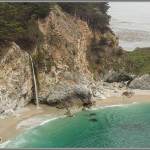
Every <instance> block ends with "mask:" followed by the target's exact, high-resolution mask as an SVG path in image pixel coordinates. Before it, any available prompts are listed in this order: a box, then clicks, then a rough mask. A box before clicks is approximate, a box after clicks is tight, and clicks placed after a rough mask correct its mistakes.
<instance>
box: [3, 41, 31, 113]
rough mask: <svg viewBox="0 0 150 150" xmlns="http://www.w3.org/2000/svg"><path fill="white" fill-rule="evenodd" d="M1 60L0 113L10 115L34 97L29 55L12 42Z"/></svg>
mask: <svg viewBox="0 0 150 150" xmlns="http://www.w3.org/2000/svg"><path fill="white" fill-rule="evenodd" d="M5 51H6V54H5V55H4V57H3V58H2V59H1V61H0V114H1V115H2V114H3V115H9V114H12V113H13V111H14V110H17V109H18V108H22V107H24V106H25V105H26V104H28V103H29V102H30V101H31V98H32V76H31V71H30V65H29V56H28V54H27V53H26V52H24V51H22V50H21V49H20V48H19V46H18V45H16V44H15V43H11V46H10V47H8V48H7V49H5Z"/></svg>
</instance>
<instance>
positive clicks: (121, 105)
mask: <svg viewBox="0 0 150 150" xmlns="http://www.w3.org/2000/svg"><path fill="white" fill-rule="evenodd" d="M133 104H138V103H137V102H133V103H131V104H117V105H108V106H100V107H99V106H97V107H95V108H92V109H91V110H99V109H105V108H111V107H128V106H129V105H133Z"/></svg>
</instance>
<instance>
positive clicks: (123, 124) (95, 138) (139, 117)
mask: <svg viewBox="0 0 150 150" xmlns="http://www.w3.org/2000/svg"><path fill="white" fill-rule="evenodd" d="M5 147H11V148H140V147H143V148H144V147H145V148H146V147H147V148H148V147H150V104H132V105H123V106H120V107H118V106H116V107H107V108H103V109H98V110H90V111H89V110H88V111H82V112H79V113H76V114H75V115H74V117H72V118H68V117H64V118H59V119H57V120H54V121H50V122H47V123H45V124H44V125H41V126H37V127H35V128H33V129H30V130H28V131H26V132H24V133H22V134H20V135H19V136H18V137H16V138H15V139H13V140H11V141H10V142H9V143H8V144H6V145H5Z"/></svg>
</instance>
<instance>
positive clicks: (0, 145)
mask: <svg viewBox="0 0 150 150" xmlns="http://www.w3.org/2000/svg"><path fill="white" fill-rule="evenodd" d="M10 142H11V140H9V141H6V142H4V143H1V144H0V148H4V147H5V146H6V145H7V144H8V143H10Z"/></svg>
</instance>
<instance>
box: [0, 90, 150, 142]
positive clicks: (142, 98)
mask: <svg viewBox="0 0 150 150" xmlns="http://www.w3.org/2000/svg"><path fill="white" fill-rule="evenodd" d="M124 91H125V90H118V91H117V92H115V90H109V89H107V90H106V92H107V93H108V94H109V97H108V98H106V99H103V100H99V99H97V100H96V105H95V106H93V108H99V107H106V106H111V105H122V104H132V103H135V102H136V103H150V91H149V90H133V91H134V93H135V94H134V95H133V96H132V97H131V98H127V97H125V98H124V99H123V98H122V92H124ZM81 110H82V107H81V108H77V107H76V108H72V109H71V112H72V113H75V112H77V111H81ZM65 112H66V110H65V109H61V110H60V109H59V110H58V109H57V108H55V107H52V106H48V105H44V104H41V105H40V109H37V108H36V106H35V105H33V104H29V105H28V106H27V107H25V108H24V109H22V110H21V111H20V112H15V113H14V115H13V116H9V117H7V118H5V119H0V138H2V141H1V142H0V143H4V142H6V141H8V140H10V139H12V138H14V137H15V136H17V135H18V134H19V133H21V132H23V131H25V130H27V129H29V128H30V127H34V126H37V125H40V124H41V123H42V122H44V121H47V120H50V119H53V118H57V117H59V116H62V115H64V113H65Z"/></svg>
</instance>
